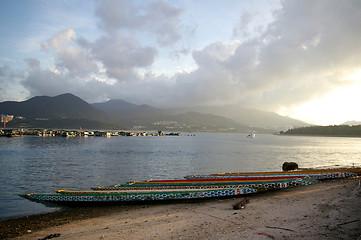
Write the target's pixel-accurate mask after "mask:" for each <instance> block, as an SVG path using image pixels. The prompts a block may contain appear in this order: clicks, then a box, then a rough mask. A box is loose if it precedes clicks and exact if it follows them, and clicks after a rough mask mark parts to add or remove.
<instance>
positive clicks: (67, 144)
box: [0, 133, 361, 219]
mask: <svg viewBox="0 0 361 240" xmlns="http://www.w3.org/2000/svg"><path fill="white" fill-rule="evenodd" d="M360 152H361V139H360V138H328V137H290V136H274V135H257V136H256V138H253V139H252V138H247V137H246V135H245V134H206V133H204V134H200V133H198V134H196V136H186V134H184V136H180V137H178V136H163V137H123V136H119V137H111V138H102V137H88V138H84V137H76V138H63V137H35V136H24V137H17V138H5V137H3V138H0V219H5V218H12V217H17V216H24V215H29V214H37V213H44V212H49V211H54V210H56V209H51V208H47V207H45V206H43V205H42V204H38V203H33V202H30V201H28V200H26V199H23V198H20V197H19V196H18V194H23V193H30V192H37V193H40V192H45V193H48V192H54V191H56V190H59V189H68V190H75V189H85V190H89V189H90V188H91V187H94V186H103V185H112V184H117V183H124V182H127V181H132V180H145V179H171V178H183V176H185V175H188V174H208V173H216V172H229V171H271V170H281V166H282V164H283V162H285V161H294V162H297V163H298V164H299V166H300V167H325V166H352V165H353V164H355V166H360V165H361V157H360Z"/></svg>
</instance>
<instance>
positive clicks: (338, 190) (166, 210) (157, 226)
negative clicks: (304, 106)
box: [0, 177, 361, 240]
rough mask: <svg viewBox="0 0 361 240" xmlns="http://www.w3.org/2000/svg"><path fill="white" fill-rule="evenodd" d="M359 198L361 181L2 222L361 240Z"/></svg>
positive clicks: (41, 231) (135, 232)
mask: <svg viewBox="0 0 361 240" xmlns="http://www.w3.org/2000/svg"><path fill="white" fill-rule="evenodd" d="M245 198H248V199H249V203H248V204H247V205H246V206H245V208H244V209H240V210H234V209H233V207H232V206H233V205H234V204H236V203H239V202H240V201H241V200H242V199H245ZM360 199H361V189H360V177H358V178H352V179H337V180H327V181H322V182H321V183H319V184H314V185H309V186H299V187H295V188H289V189H282V190H277V191H268V192H264V193H257V194H253V195H244V196H240V197H236V198H224V199H208V200H201V201H190V202H176V203H172V202H170V203H169V202H168V203H157V204H151V203H149V204H142V203H139V204H130V205H114V206H96V207H81V208H66V209H64V210H60V211H57V212H53V213H47V214H41V215H33V216H28V217H21V218H15V219H8V220H2V221H0V238H1V239H14V238H15V239H42V238H43V239H44V238H45V237H47V236H51V235H52V234H54V235H52V236H53V237H56V238H55V239H59V240H61V239H74V238H77V239H117V238H119V239H122V238H126V239H326V238H327V239H361V203H360ZM55 234H60V235H55Z"/></svg>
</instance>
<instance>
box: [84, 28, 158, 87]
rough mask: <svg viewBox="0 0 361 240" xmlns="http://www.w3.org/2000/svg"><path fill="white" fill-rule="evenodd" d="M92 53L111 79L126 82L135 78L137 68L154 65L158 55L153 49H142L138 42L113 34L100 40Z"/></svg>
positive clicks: (119, 34) (92, 47) (95, 44)
mask: <svg viewBox="0 0 361 240" xmlns="http://www.w3.org/2000/svg"><path fill="white" fill-rule="evenodd" d="M91 51H92V52H93V54H94V56H95V58H97V60H99V61H100V62H101V63H102V64H103V65H104V67H105V68H106V71H107V74H108V76H109V77H110V78H115V79H117V80H118V81H126V80H129V79H132V77H133V78H134V69H135V68H144V67H148V66H150V65H152V63H153V62H154V57H155V55H156V53H157V51H156V49H154V48H152V47H149V46H147V47H142V46H140V44H139V43H138V41H137V40H136V39H134V38H131V37H126V36H123V34H121V33H113V34H110V35H107V36H103V37H101V38H99V39H98V40H97V41H96V42H95V43H94V44H93V45H91Z"/></svg>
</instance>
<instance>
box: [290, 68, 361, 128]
mask: <svg viewBox="0 0 361 240" xmlns="http://www.w3.org/2000/svg"><path fill="white" fill-rule="evenodd" d="M359 73H361V72H359ZM360 93H361V84H357V85H356V84H355V85H353V86H351V87H348V88H344V89H339V90H336V91H334V92H332V93H330V94H328V95H327V96H325V97H324V98H321V99H318V100H314V101H310V102H307V103H305V104H303V105H301V106H299V107H296V108H294V109H292V111H291V113H289V116H291V117H293V118H296V119H300V120H303V121H306V122H308V123H312V124H316V125H334V124H336V125H337V124H342V123H344V122H346V121H350V120H355V121H361V112H360V110H359V107H358V104H359V103H360V102H361V94H360Z"/></svg>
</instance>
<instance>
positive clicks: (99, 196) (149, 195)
mask: <svg viewBox="0 0 361 240" xmlns="http://www.w3.org/2000/svg"><path fill="white" fill-rule="evenodd" d="M257 191H258V190H257V189H256V188H247V187H243V188H220V189H175V190H173V189H172V190H171V189H168V190H164V189H163V190H143V191H58V192H57V193H54V194H35V193H30V194H25V195H20V196H21V197H24V198H26V199H29V200H31V201H35V202H46V203H55V204H61V205H63V204H66V205H67V204H77V203H82V204H84V203H119V202H134V201H162V200H185V199H202V198H215V197H229V196H237V195H243V194H250V193H256V192H257Z"/></svg>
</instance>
